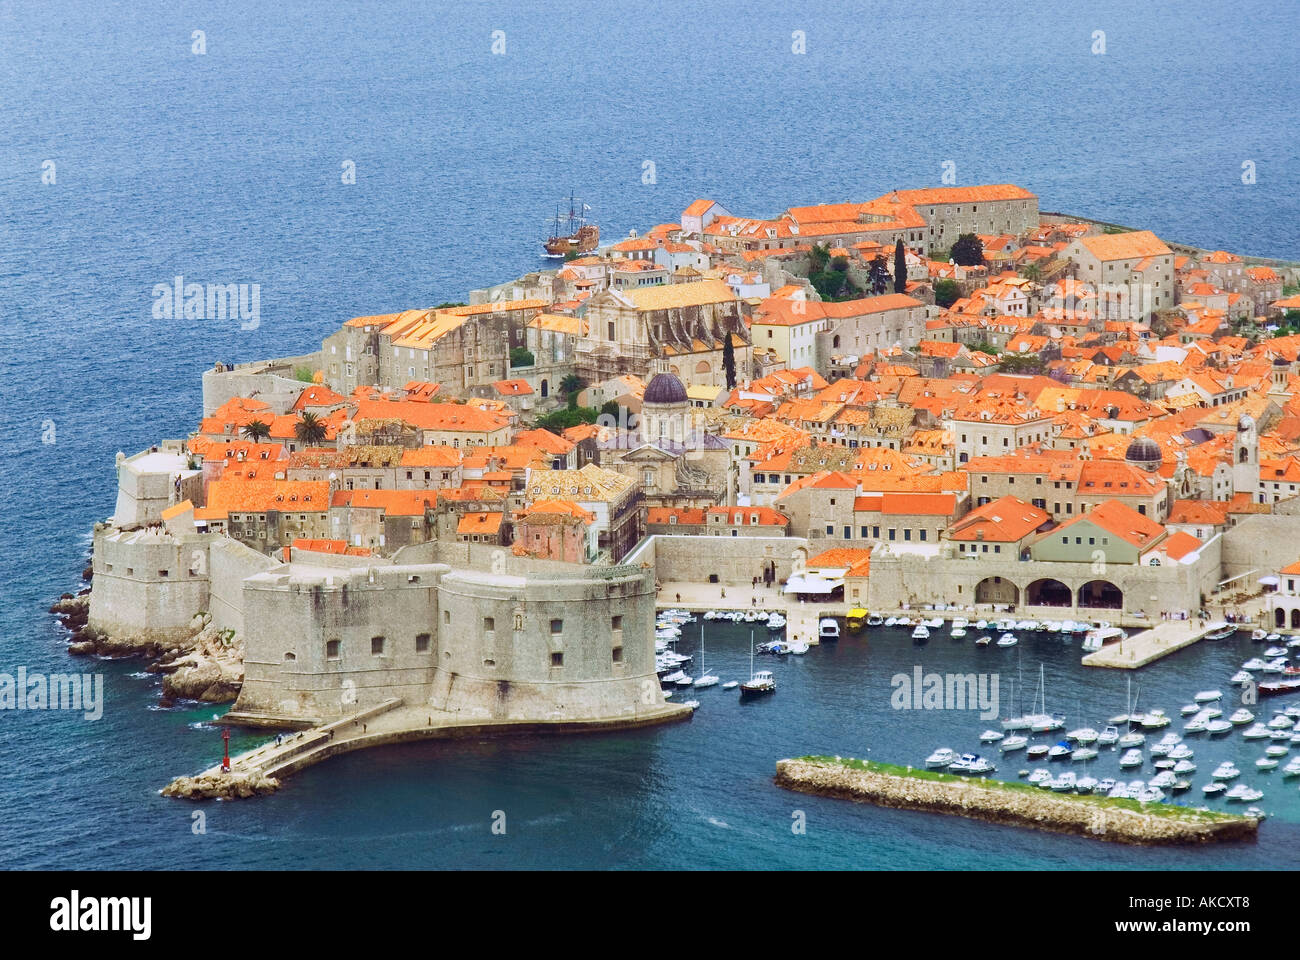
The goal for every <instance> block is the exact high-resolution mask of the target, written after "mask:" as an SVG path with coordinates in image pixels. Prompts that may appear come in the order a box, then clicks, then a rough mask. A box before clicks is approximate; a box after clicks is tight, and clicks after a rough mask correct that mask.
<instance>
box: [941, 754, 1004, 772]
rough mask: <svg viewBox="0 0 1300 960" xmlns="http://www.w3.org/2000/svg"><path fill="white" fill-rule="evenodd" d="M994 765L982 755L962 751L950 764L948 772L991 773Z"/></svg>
mask: <svg viewBox="0 0 1300 960" xmlns="http://www.w3.org/2000/svg"><path fill="white" fill-rule="evenodd" d="M995 769H997V768H996V767H994V766H993V764H992V763H991V762H990V761H988V760H985V759H984V758H983V757H981V756H979V755H977V754H974V753H963V754H962V755H961V756H960V757H959V758H958V759H957V760H956V761H955V762H954V763H953V764H952V765H951V766H949V767H948V772H949V773H963V774H979V773H992V772H993V771H994V770H995Z"/></svg>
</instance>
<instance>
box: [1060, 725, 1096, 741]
mask: <svg viewBox="0 0 1300 960" xmlns="http://www.w3.org/2000/svg"><path fill="white" fill-rule="evenodd" d="M1098 736H1099V734H1098V733H1097V731H1096V730H1094V729H1092V727H1079V728H1078V729H1077V730H1071V731H1070V732H1069V733H1067V734H1066V735H1065V739H1067V740H1075V741H1077V742H1079V743H1096V742H1097V737H1098Z"/></svg>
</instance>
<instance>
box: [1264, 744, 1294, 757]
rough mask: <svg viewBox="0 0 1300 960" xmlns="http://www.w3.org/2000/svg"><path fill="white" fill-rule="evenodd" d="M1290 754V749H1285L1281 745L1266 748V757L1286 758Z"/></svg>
mask: <svg viewBox="0 0 1300 960" xmlns="http://www.w3.org/2000/svg"><path fill="white" fill-rule="evenodd" d="M1290 752H1291V748H1290V747H1283V746H1281V745H1279V744H1274V745H1273V746H1271V747H1265V748H1264V756H1266V757H1285V756H1286V755H1287V754H1288V753H1290Z"/></svg>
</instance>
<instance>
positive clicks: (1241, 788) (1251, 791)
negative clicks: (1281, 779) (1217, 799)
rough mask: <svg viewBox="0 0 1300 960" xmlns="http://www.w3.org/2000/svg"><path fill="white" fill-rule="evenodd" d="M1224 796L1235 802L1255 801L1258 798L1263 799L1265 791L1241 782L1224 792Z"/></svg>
mask: <svg viewBox="0 0 1300 960" xmlns="http://www.w3.org/2000/svg"><path fill="white" fill-rule="evenodd" d="M1224 797H1225V798H1227V799H1228V800H1229V801H1232V802H1235V803H1254V802H1255V801H1256V800H1261V799H1263V797H1264V791H1263V790H1256V789H1255V788H1253V787H1248V786H1246V785H1245V784H1244V783H1239V784H1237V785H1236V786H1234V787H1233V788H1232V789H1231V790H1229V791H1228V792H1227V793H1226V794H1224Z"/></svg>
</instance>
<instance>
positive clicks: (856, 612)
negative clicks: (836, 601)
mask: <svg viewBox="0 0 1300 960" xmlns="http://www.w3.org/2000/svg"><path fill="white" fill-rule="evenodd" d="M867 616H868V614H867V611H865V610H863V609H862V608H861V607H854V608H853V609H852V610H850V611H849V612H848V613H846V614H845V615H844V625H845V626H846V627H848V628H849V632H850V633H857V632H858V631H859V630H861V629H862V628H863V627H864V626H866V623H867Z"/></svg>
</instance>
